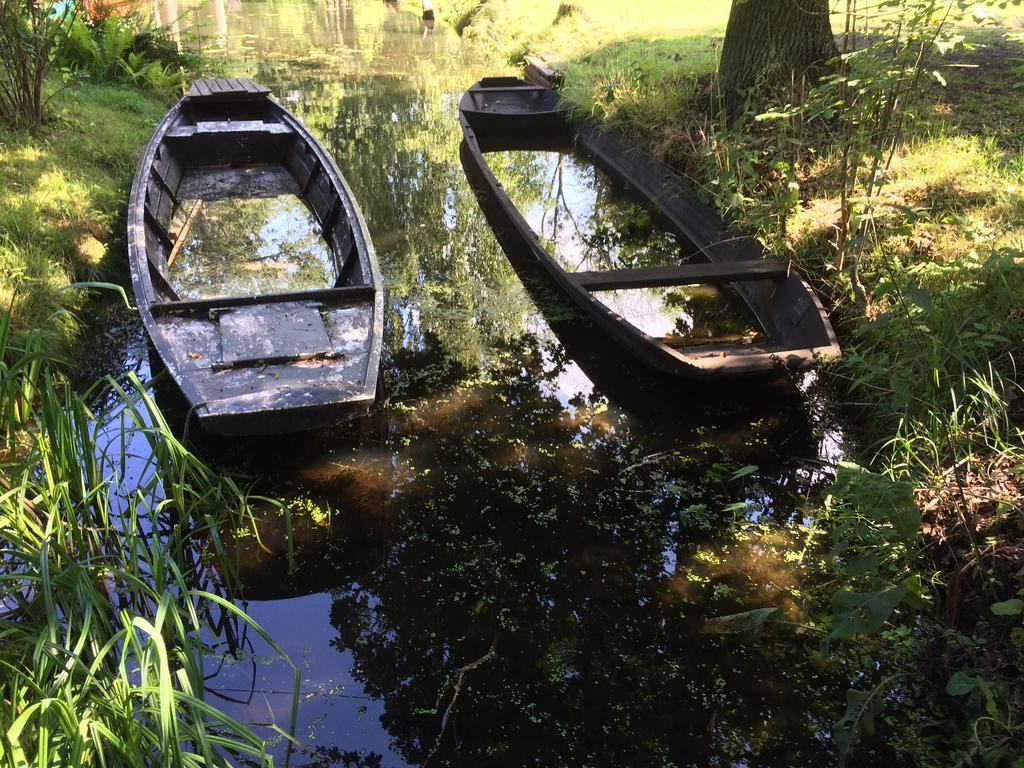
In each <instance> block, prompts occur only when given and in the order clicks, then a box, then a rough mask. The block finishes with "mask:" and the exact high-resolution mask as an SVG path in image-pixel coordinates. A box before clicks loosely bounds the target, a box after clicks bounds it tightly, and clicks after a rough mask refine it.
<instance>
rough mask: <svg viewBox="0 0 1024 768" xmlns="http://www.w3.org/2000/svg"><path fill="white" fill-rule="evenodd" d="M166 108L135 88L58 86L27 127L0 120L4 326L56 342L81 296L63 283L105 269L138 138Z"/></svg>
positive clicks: (71, 326)
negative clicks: (39, 121) (44, 114)
mask: <svg viewBox="0 0 1024 768" xmlns="http://www.w3.org/2000/svg"><path fill="white" fill-rule="evenodd" d="M166 108H167V105H166V104H165V103H164V101H163V100H162V99H160V98H158V97H156V96H153V95H150V94H148V93H146V92H143V91H139V90H137V89H134V88H125V87H113V86H102V85H90V84H81V85H75V86H72V87H70V88H68V89H66V90H63V91H61V92H60V93H59V94H58V95H57V96H56V97H55V98H54V100H53V102H52V109H51V111H50V114H51V118H50V120H49V121H48V122H47V123H46V124H45V125H44V126H43V127H42V128H41V129H40V130H38V131H36V132H35V133H29V132H25V131H13V130H11V129H7V128H4V127H3V126H0V305H2V306H3V307H4V308H5V309H6V308H9V309H10V311H11V314H12V332H13V333H14V335H15V336H20V335H21V334H23V333H24V332H25V331H26V330H27V329H29V328H35V329H38V330H39V331H41V332H42V333H43V334H44V336H45V339H46V342H45V343H46V344H47V346H49V347H51V348H57V349H62V348H65V347H67V345H68V344H69V343H70V341H71V340H72V339H73V337H74V334H75V330H76V325H77V322H78V321H77V320H76V319H75V317H74V315H73V314H72V313H67V312H62V310H64V309H77V308H80V307H81V306H82V302H83V301H84V300H85V296H84V294H82V293H80V292H79V293H76V292H69V291H67V290H66V289H65V286H67V284H68V283H70V282H73V281H75V280H83V279H95V278H97V277H102V276H104V275H105V274H107V271H108V270H109V269H110V266H111V265H110V263H109V262H110V261H111V260H112V259H116V258H119V257H120V254H121V247H120V243H121V242H123V239H122V238H123V235H122V232H121V229H122V227H121V222H122V221H123V217H124V213H123V210H124V207H125V200H126V199H127V197H128V188H129V186H130V184H131V176H132V173H133V171H134V169H135V166H136V164H137V163H138V159H139V153H140V151H141V149H142V145H143V144H145V142H146V139H147V138H148V137H149V134H150V133H151V132H152V130H153V125H154V124H155V123H156V121H157V120H158V119H159V117H160V115H162V114H163V112H164V111H165V110H166Z"/></svg>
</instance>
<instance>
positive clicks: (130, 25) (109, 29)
mask: <svg viewBox="0 0 1024 768" xmlns="http://www.w3.org/2000/svg"><path fill="white" fill-rule="evenodd" d="M60 63H61V64H62V65H63V66H64V67H66V68H67V69H68V70H70V71H71V73H72V74H73V75H75V76H78V77H87V78H89V79H90V80H92V81H94V82H99V83H127V84H131V85H134V86H137V87H142V88H149V89H151V90H155V91H163V92H170V91H176V90H177V91H180V90H181V89H182V88H183V87H184V85H185V83H186V81H187V79H188V77H189V72H190V71H191V70H193V69H194V68H195V56H194V54H186V53H182V52H181V51H179V50H178V47H177V45H175V44H174V43H173V42H172V41H170V40H167V39H166V38H165V37H163V36H162V35H161V34H160V33H159V32H158V31H154V30H146V29H144V30H142V31H138V25H137V24H136V22H135V21H134V20H133V19H131V18H130V17H125V16H119V15H116V14H110V15H108V16H106V17H105V18H102V19H94V20H90V21H85V20H83V19H77V20H75V22H74V23H73V24H71V25H70V26H69V28H68V30H67V35H66V44H65V46H64V47H63V49H62V53H61V59H60Z"/></svg>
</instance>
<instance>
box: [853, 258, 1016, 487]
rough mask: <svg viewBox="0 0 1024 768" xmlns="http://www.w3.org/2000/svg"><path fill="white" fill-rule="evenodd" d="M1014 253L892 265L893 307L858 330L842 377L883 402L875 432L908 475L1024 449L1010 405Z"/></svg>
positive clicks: (885, 296) (882, 293) (889, 458)
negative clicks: (982, 454) (981, 455)
mask: <svg viewBox="0 0 1024 768" xmlns="http://www.w3.org/2000/svg"><path fill="white" fill-rule="evenodd" d="M1016 258H1019V256H1017V255H1016V254H1014V253H1012V252H1003V253H994V254H992V255H990V256H988V257H987V258H985V257H981V256H979V255H976V254H969V255H967V256H964V257H962V258H959V259H955V260H952V261H948V262H945V263H942V264H934V263H918V264H912V265H910V266H906V267H904V266H903V265H902V264H900V263H899V262H898V261H895V260H893V261H892V262H890V265H889V268H888V271H887V277H886V278H884V279H882V280H880V281H879V284H878V289H877V291H876V298H878V299H879V300H885V301H886V303H887V306H888V308H887V309H886V311H884V312H881V313H879V314H878V316H877V317H876V318H875V319H874V320H873V321H872V322H869V323H864V324H863V325H861V326H860V327H859V328H858V331H857V334H856V336H855V337H854V340H853V341H854V343H852V344H850V345H849V346H848V348H847V352H846V356H845V358H844V359H843V360H842V361H841V362H840V363H839V365H838V366H837V369H836V370H837V373H838V375H840V376H843V377H845V378H846V379H847V381H848V383H849V387H850V390H851V392H852V394H853V397H854V399H855V401H860V402H873V403H881V404H882V407H878V406H877V405H876V406H875V407H874V409H873V410H874V413H875V416H874V419H875V420H874V423H873V425H872V429H871V435H872V436H873V437H874V438H875V439H876V440H877V442H876V445H879V444H881V448H882V459H883V460H884V461H885V463H886V465H887V466H888V467H889V468H890V471H891V472H893V473H894V474H896V475H901V476H917V475H925V476H928V475H932V476H934V475H937V474H939V473H940V472H941V471H942V468H943V467H945V466H949V464H951V463H955V462H959V461H962V460H964V459H969V458H970V457H971V456H973V455H975V454H976V453H977V452H979V451H981V452H984V451H1013V450H1015V449H1014V448H1013V446H1014V445H1016V446H1020V445H1022V442H1021V439H1020V431H1019V428H1018V427H1016V426H1015V425H1014V424H1013V422H1012V420H1011V419H1010V418H1009V415H1008V412H1007V402H1008V401H1009V400H1010V399H1011V398H1012V397H1013V396H1014V395H1013V392H1014V391H1019V388H1018V385H1017V384H1016V383H1015V381H1014V378H1015V376H1016V373H1017V369H1016V360H1015V359H1014V357H1013V352H1014V351H1015V350H1017V349H1020V348H1021V347H1022V346H1024V315H1022V313H1021V312H1020V308H1019V301H1020V296H1021V295H1022V292H1024V274H1022V272H1021V270H1020V268H1019V266H1018V265H1017V262H1016Z"/></svg>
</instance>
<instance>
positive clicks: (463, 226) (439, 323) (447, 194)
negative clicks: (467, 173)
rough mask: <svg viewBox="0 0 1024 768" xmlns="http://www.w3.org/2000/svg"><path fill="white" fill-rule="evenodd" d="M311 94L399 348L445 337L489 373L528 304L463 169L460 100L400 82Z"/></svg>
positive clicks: (311, 109) (308, 112) (312, 119)
mask: <svg viewBox="0 0 1024 768" xmlns="http://www.w3.org/2000/svg"><path fill="white" fill-rule="evenodd" d="M410 90H412V93H410ZM304 94H305V95H304V101H303V110H304V116H305V119H306V120H307V121H308V122H309V123H310V124H311V125H312V126H313V127H314V130H316V131H317V133H318V135H319V136H320V137H321V138H322V139H323V140H324V141H325V142H326V144H327V146H328V147H329V148H330V150H331V151H332V153H333V154H334V156H335V157H336V158H337V161H338V163H339V165H340V166H341V168H342V170H343V172H344V174H345V176H346V178H347V179H348V181H349V184H350V185H351V186H352V188H353V189H355V190H357V191H358V192H357V195H358V198H359V200H360V204H361V205H362V207H363V210H364V211H365V212H366V216H367V221H368V224H369V226H370V230H371V234H372V236H373V239H374V242H375V244H376V245H377V249H378V254H379V256H380V259H381V264H382V269H383V272H384V274H385V277H386V280H387V283H388V289H389V296H390V307H389V318H388V321H389V322H388V328H387V331H386V332H387V333H388V341H389V344H388V348H389V349H391V350H394V349H396V348H397V347H399V346H419V345H422V344H423V343H425V340H426V339H427V338H434V339H436V340H437V341H438V342H439V343H441V344H442V345H444V347H445V348H446V349H447V350H448V351H449V352H450V353H451V354H452V355H453V356H454V357H456V358H458V359H459V360H460V361H461V362H463V363H464V364H467V365H475V364H480V363H481V362H482V360H483V359H484V357H485V356H486V354H487V350H488V349H490V348H493V347H494V346H495V345H497V344H499V343H500V342H502V341H505V340H507V339H508V338H510V337H511V336H512V335H514V334H515V333H517V332H519V331H520V330H521V328H522V325H523V318H524V314H525V312H526V310H527V307H528V302H527V300H526V298H525V295H524V293H523V291H522V290H521V287H520V286H519V283H518V279H517V277H516V276H515V273H514V272H513V271H512V269H511V268H510V267H509V265H508V262H507V260H506V259H505V256H504V254H503V253H502V252H501V250H500V249H499V248H498V246H497V244H496V243H495V241H494V239H493V237H492V235H491V233H490V230H489V229H488V228H487V225H486V222H485V221H484V219H483V217H482V216H481V215H480V213H479V211H478V209H477V205H476V200H475V199H474V197H473V195H472V192H471V191H470V189H469V187H468V185H467V184H466V181H465V178H464V175H463V172H462V168H461V166H460V165H459V163H458V159H457V158H458V151H457V148H458V140H459V136H458V135H457V132H458V125H457V123H456V121H455V120H454V100H453V99H448V98H447V97H446V96H445V92H444V88H443V84H432V83H430V82H429V81H428V82H426V83H423V84H421V86H417V85H416V84H410V83H409V82H408V81H404V80H399V79H397V78H393V77H377V78H371V79H370V80H366V79H364V80H362V81H361V82H360V84H359V86H358V87H352V88H348V87H345V85H344V84H341V85H339V84H329V83H318V84H316V85H313V86H311V87H309V88H305V87H304ZM508 178H509V183H510V184H518V186H520V187H523V186H526V185H528V184H529V183H530V179H529V177H527V178H526V180H525V181H515V179H517V178H520V177H517V176H513V175H511V174H510V175H509V177H508Z"/></svg>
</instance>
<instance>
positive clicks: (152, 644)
mask: <svg viewBox="0 0 1024 768" xmlns="http://www.w3.org/2000/svg"><path fill="white" fill-rule="evenodd" d="M6 328H7V316H6V315H3V314H0V414H2V415H3V418H4V422H3V423H4V426H5V427H6V428H8V430H9V431H8V433H7V437H8V440H7V441H6V445H5V448H4V449H3V450H0V542H2V543H0V733H2V734H3V738H2V739H0V765H2V766H11V768H14V766H23V765H33V766H50V765H52V766H58V765H60V766H68V765H75V766H85V765H102V766H124V767H125V768H128V767H129V766H131V767H132V768H134V767H135V766H140V765H161V766H165V765H166V766H198V765H207V766H220V765H228V764H233V763H237V762H238V761H239V760H240V759H242V758H245V759H246V760H247V761H253V762H246V764H247V765H249V764H260V765H270V764H272V761H271V759H270V758H269V757H268V756H267V755H266V753H265V744H264V741H263V740H262V739H261V738H260V737H259V736H257V735H256V734H255V733H254V731H253V729H252V728H251V727H250V726H249V725H247V724H244V723H240V722H237V721H235V720H233V719H232V718H230V717H228V716H226V715H225V714H223V713H222V712H220V711H219V710H218V709H217V708H215V707H213V706H211V705H210V704H209V703H207V702H206V700H205V679H206V676H207V675H208V674H209V673H210V671H211V669H213V668H214V667H215V666H216V665H217V663H218V662H220V661H222V660H223V657H224V655H225V654H227V653H230V652H231V650H232V649H231V647H230V644H226V645H225V644H224V642H223V640H221V641H220V645H221V647H216V646H214V647H211V645H210V643H211V642H212V641H214V640H217V639H218V638H223V637H224V636H225V635H224V627H225V626H227V627H232V628H234V634H233V636H234V637H238V636H239V634H238V630H239V629H241V628H242V627H243V626H248V627H249V628H250V629H251V630H253V631H255V632H257V633H258V634H260V635H261V636H262V637H263V638H264V639H265V640H267V641H268V642H270V643H271V645H272V647H274V648H275V650H276V651H277V652H278V653H279V654H281V656H282V657H284V658H285V659H287V657H285V656H284V654H283V653H282V652H281V651H280V649H278V648H277V646H275V645H273V642H272V641H271V640H270V638H269V637H267V636H266V634H265V633H264V632H263V630H262V629H261V628H260V627H258V626H257V625H256V624H255V623H254V622H253V621H252V620H251V619H250V618H249V617H248V616H247V615H246V614H245V613H244V612H243V611H241V610H240V609H239V608H238V607H237V606H236V605H235V604H234V603H233V602H232V600H231V599H230V595H231V592H232V589H233V587H234V586H235V585H234V582H233V578H232V573H233V571H232V558H231V556H230V554H229V553H228V552H227V550H226V549H225V547H224V546H223V545H222V543H221V540H220V536H219V531H220V530H221V529H222V527H224V526H231V525H244V523H245V520H246V512H247V502H246V499H245V496H244V494H243V493H242V492H241V491H240V490H239V488H238V487H237V486H236V485H235V484H234V483H233V482H232V481H231V480H230V479H228V478H225V477H222V476H220V475H218V474H216V473H214V472H212V471H211V470H209V469H208V468H207V467H205V466H204V465H203V464H202V463H201V462H199V461H198V460H197V459H196V458H195V457H194V456H192V455H191V454H190V453H189V452H188V451H187V450H186V449H185V448H184V447H183V446H182V445H181V443H179V442H178V441H177V439H176V438H175V437H174V436H173V434H172V433H171V432H170V430H169V429H168V427H167V425H166V423H165V422H164V420H163V418H162V416H161V415H160V412H159V410H158V409H157V407H156V405H155V404H154V402H153V401H152V400H151V399H150V397H149V396H148V395H147V394H146V391H145V389H144V388H143V386H142V384H141V382H139V381H138V380H134V379H133V380H131V387H130V389H128V390H125V389H121V388H119V387H118V386H117V385H113V384H111V385H110V386H113V387H114V388H115V394H116V397H115V398H114V403H115V405H114V407H116V408H118V409H119V410H120V414H121V415H120V418H121V422H122V424H121V440H122V441H123V442H124V443H129V442H131V439H132V437H137V436H140V435H141V436H142V437H143V438H144V444H145V445H146V446H147V449H148V450H147V452H146V455H145V456H141V457H137V458H136V461H138V462H140V464H144V465H145V467H146V469H144V470H142V471H141V475H142V478H141V481H139V482H135V481H134V480H132V481H128V479H127V478H122V477H121V476H120V472H119V471H118V467H119V465H120V457H119V456H106V455H105V453H104V451H105V449H103V448H102V446H103V445H104V444H105V441H106V440H109V439H110V437H109V436H108V437H106V438H104V437H102V436H101V435H100V433H99V430H100V427H99V426H97V425H98V424H100V423H102V422H103V419H99V420H97V419H96V418H95V416H96V414H93V413H91V412H90V411H89V409H88V407H87V406H86V404H85V401H84V400H83V398H82V397H81V396H79V395H77V394H75V393H74V392H72V391H71V389H70V388H69V387H67V386H65V385H64V382H63V381H62V379H61V378H60V377H59V376H58V375H56V374H54V373H53V372H52V369H51V368H50V367H49V365H47V364H46V361H45V360H43V359H41V357H40V355H39V354H38V352H28V353H26V352H25V351H24V350H20V351H19V350H13V349H10V348H7V347H6V333H5V332H6ZM38 338H39V337H38V336H36V337H35V342H34V343H33V345H32V348H33V349H36V350H38V343H37V342H38ZM115 423H116V422H115ZM114 443H115V450H117V444H118V441H117V440H115V441H114ZM135 469H136V470H139V469H140V467H139V466H136V467H135ZM147 470H148V471H147ZM298 685H299V678H298V670H297V669H296V670H295V679H294V692H295V698H294V700H293V709H292V727H293V729H294V718H295V711H296V710H295V706H297V702H298V698H297V696H298Z"/></svg>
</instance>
